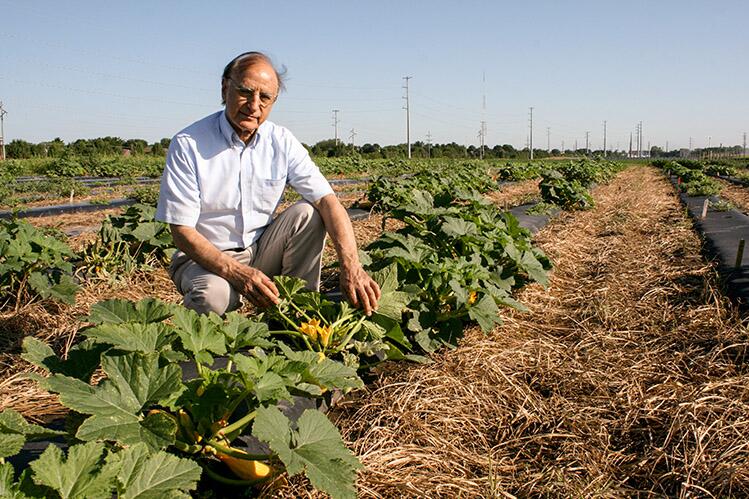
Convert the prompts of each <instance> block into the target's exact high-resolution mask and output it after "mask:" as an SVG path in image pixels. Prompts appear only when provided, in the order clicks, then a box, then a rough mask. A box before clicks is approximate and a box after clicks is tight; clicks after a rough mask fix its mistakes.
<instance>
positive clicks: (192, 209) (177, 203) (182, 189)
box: [156, 137, 200, 227]
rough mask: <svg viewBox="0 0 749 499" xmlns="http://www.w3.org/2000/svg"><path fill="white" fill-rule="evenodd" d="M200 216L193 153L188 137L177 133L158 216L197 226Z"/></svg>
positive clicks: (167, 167) (164, 220) (163, 181)
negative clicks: (179, 135)
mask: <svg viewBox="0 0 749 499" xmlns="http://www.w3.org/2000/svg"><path fill="white" fill-rule="evenodd" d="M199 216H200V189H199V187H198V176H197V171H196V168H195V160H194V154H193V153H192V149H191V148H190V147H189V141H188V139H187V138H185V137H175V138H174V139H173V140H172V141H171V143H170V145H169V151H168V152H167V156H166V167H165V168H164V173H163V175H162V176H161V188H160V190H159V203H158V206H157V208H156V220H160V221H162V222H166V223H168V224H174V225H186V226H189V227H195V225H196V224H197V222H198V217H199Z"/></svg>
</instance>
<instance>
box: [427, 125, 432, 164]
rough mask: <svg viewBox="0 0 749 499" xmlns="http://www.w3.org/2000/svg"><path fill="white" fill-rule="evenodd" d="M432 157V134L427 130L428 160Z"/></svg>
mask: <svg viewBox="0 0 749 499" xmlns="http://www.w3.org/2000/svg"><path fill="white" fill-rule="evenodd" d="M431 157H432V132H430V131H428V130H427V158H431Z"/></svg>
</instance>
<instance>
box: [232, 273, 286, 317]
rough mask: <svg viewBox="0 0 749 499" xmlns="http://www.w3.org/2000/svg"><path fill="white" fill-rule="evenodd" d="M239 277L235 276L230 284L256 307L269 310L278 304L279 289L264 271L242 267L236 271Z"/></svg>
mask: <svg viewBox="0 0 749 499" xmlns="http://www.w3.org/2000/svg"><path fill="white" fill-rule="evenodd" d="M235 272H236V273H237V274H238V275H233V276H232V278H231V280H230V282H231V284H232V286H233V287H234V289H236V290H237V291H238V292H239V293H240V294H241V295H242V296H244V297H245V298H247V299H248V300H250V302H251V303H252V304H253V305H255V306H256V307H260V308H267V307H270V306H271V305H273V304H276V303H278V301H279V300H278V297H279V293H278V288H276V284H275V283H274V282H273V279H271V278H270V277H268V276H267V275H265V274H264V273H263V272H262V271H260V270H258V269H256V268H254V267H247V266H244V265H243V266H241V267H237V268H236V269H235Z"/></svg>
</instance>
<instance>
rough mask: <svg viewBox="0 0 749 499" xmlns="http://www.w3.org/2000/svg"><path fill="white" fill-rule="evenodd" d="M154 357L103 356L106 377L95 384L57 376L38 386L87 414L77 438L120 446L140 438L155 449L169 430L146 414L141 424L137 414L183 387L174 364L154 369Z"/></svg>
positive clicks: (167, 398) (67, 404)
mask: <svg viewBox="0 0 749 499" xmlns="http://www.w3.org/2000/svg"><path fill="white" fill-rule="evenodd" d="M158 359H159V355H158V354H157V353H150V354H143V353H126V354H116V355H108V356H106V357H104V359H103V361H102V368H103V369H104V372H105V373H106V374H107V379H106V380H104V381H102V382H101V383H100V384H99V385H98V386H95V387H94V386H90V385H88V384H86V383H83V382H82V381H80V380H76V379H73V378H69V377H66V376H62V375H59V374H56V375H53V376H50V377H49V378H46V379H44V380H42V381H41V384H42V386H44V387H46V388H47V389H48V390H50V391H52V392H56V393H59V394H60V401H61V402H62V403H63V404H64V405H65V406H67V407H69V408H70V409H73V410H75V411H78V412H82V413H84V414H91V415H92V416H91V417H90V418H88V419H87V420H86V421H84V422H83V424H82V425H81V426H80V428H79V429H78V433H77V436H78V438H80V439H81V440H95V439H103V440H114V441H118V442H120V443H122V444H125V445H130V444H135V443H138V442H139V441H143V440H145V441H146V443H148V444H149V445H150V446H151V447H153V448H160V447H163V446H164V445H165V444H164V442H168V441H169V440H170V438H169V437H168V436H167V435H166V433H168V431H169V430H168V429H165V426H164V424H165V423H164V422H163V421H162V422H161V423H162V424H157V423H159V420H158V419H154V418H151V417H150V416H149V417H147V418H146V419H145V420H144V421H142V422H141V418H140V413H141V412H142V411H143V409H144V408H145V407H147V406H148V405H165V404H166V403H167V401H169V400H172V399H173V398H174V397H175V396H176V395H178V394H179V393H180V392H182V391H183V390H184V385H183V384H182V372H181V370H180V368H179V366H177V365H174V364H169V365H167V366H166V367H159V364H158ZM174 431H175V432H176V426H175V428H174ZM171 441H172V442H173V440H171Z"/></svg>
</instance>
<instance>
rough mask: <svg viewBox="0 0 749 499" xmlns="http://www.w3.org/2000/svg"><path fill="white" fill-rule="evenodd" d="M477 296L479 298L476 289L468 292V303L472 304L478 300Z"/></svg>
mask: <svg viewBox="0 0 749 499" xmlns="http://www.w3.org/2000/svg"><path fill="white" fill-rule="evenodd" d="M476 298H478V294H477V293H476V292H475V291H471V292H470V293H468V303H469V304H470V305H473V303H474V302H475V301H476Z"/></svg>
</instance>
